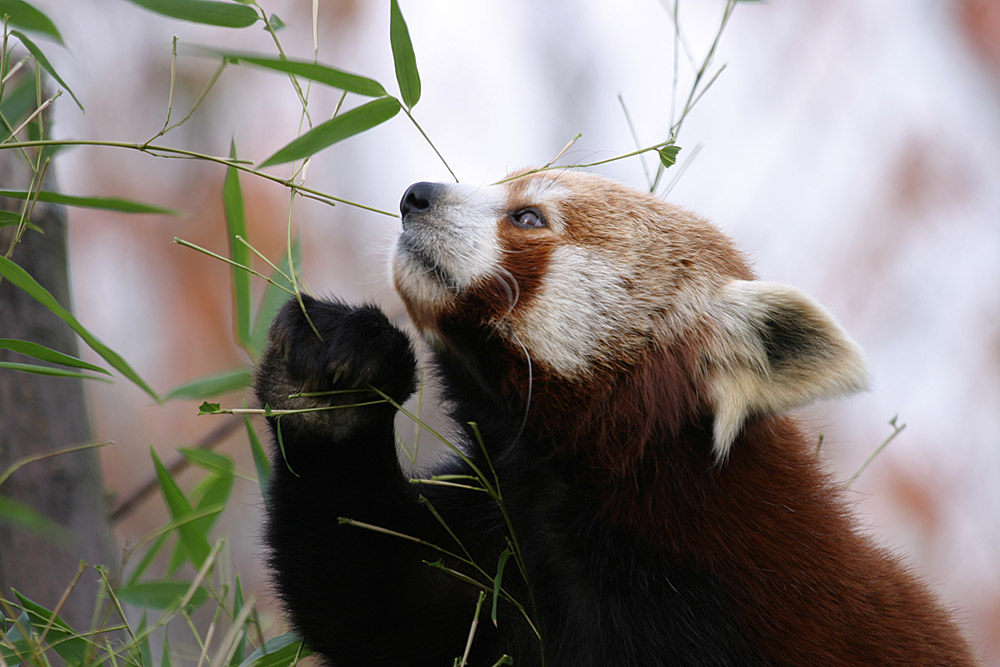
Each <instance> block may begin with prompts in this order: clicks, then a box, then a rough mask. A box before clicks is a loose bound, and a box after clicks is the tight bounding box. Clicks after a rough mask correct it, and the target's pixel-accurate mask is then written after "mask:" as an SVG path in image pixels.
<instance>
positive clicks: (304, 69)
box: [210, 51, 388, 97]
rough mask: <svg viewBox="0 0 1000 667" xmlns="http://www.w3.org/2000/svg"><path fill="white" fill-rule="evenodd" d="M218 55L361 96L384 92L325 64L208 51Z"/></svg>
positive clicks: (368, 81) (365, 79)
mask: <svg viewBox="0 0 1000 667" xmlns="http://www.w3.org/2000/svg"><path fill="white" fill-rule="evenodd" d="M210 53H214V54H216V55H219V56H222V57H223V58H225V59H226V60H228V61H230V62H232V63H233V64H240V63H244V64H247V65H252V66H254V67H262V68H264V69H269V70H273V71H275V72H284V73H285V74H294V75H295V76H300V77H302V78H303V79H309V80H310V81H315V82H317V83H322V84H323V85H326V86H330V87H331V88H336V89H338V90H343V91H346V92H348V93H355V94H356V95H363V96H365V97H385V96H387V95H388V93H386V92H385V88H383V87H382V84H380V83H379V82H378V81H375V80H374V79H369V78H368V77H364V76H360V75H358V74H351V73H350V72H345V71H343V70H339V69H336V68H333V67H330V66H328V65H322V64H320V63H314V62H309V61H306V60H289V59H286V58H272V57H270V56H262V55H258V54H254V53H239V52H236V51H210Z"/></svg>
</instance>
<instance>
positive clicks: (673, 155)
mask: <svg viewBox="0 0 1000 667" xmlns="http://www.w3.org/2000/svg"><path fill="white" fill-rule="evenodd" d="M680 151H681V147H680V146H664V147H663V148H660V149H658V150H657V151H656V152H657V153H658V154H659V155H660V163H661V164H662V165H663V167H664V169H667V168H669V167H672V166H674V165H675V164H677V154H678V153H680Z"/></svg>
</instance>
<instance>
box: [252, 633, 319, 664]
mask: <svg viewBox="0 0 1000 667" xmlns="http://www.w3.org/2000/svg"><path fill="white" fill-rule="evenodd" d="M307 655H312V651H310V650H309V649H308V648H306V646H305V644H303V643H302V639H301V638H300V637H299V636H298V635H296V634H295V633H294V632H286V633H285V634H283V635H278V636H277V637H272V638H271V639H269V640H267V641H266V642H264V645H263V646H261V647H260V648H258V649H257V650H256V651H254V652H253V653H251V654H250V657H249V658H247V659H246V660H244V661H243V662H242V663H241V664H240V667H288V665H291V664H293V661H296V662H297V660H296V658H300V659H301V658H304V657H306V656H307Z"/></svg>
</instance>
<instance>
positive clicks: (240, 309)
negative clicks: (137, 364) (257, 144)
mask: <svg viewBox="0 0 1000 667" xmlns="http://www.w3.org/2000/svg"><path fill="white" fill-rule="evenodd" d="M229 157H231V158H232V159H233V160H236V159H237V156H236V140H235V139H233V141H232V144H231V145H230V148H229ZM239 173H240V172H239V170H238V169H236V168H235V167H227V168H226V178H225V180H224V181H223V182H222V208H223V211H224V212H225V215H226V230H227V231H228V232H229V258H230V259H232V260H233V261H234V262H236V263H237V264H240V265H242V266H250V249H249V248H247V246H246V244H245V243H241V242H240V239H241V238H242V239H246V238H248V237H247V223H246V213H245V209H244V206H243V190H242V188H240V176H239ZM230 269H231V271H232V280H233V321H234V325H235V327H234V328H235V329H236V342H237V343H239V345H240V347H243V348H244V349H245V348H246V347H247V346H248V345H249V344H250V309H251V303H250V274H249V273H247V272H246V271H244V270H243V269H241V268H239V267H237V266H232V265H231V266H230ZM199 398H203V397H201V396H199Z"/></svg>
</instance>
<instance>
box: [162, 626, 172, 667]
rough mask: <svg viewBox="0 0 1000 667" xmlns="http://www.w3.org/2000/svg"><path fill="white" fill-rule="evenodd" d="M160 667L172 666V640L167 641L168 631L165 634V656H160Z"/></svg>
mask: <svg viewBox="0 0 1000 667" xmlns="http://www.w3.org/2000/svg"><path fill="white" fill-rule="evenodd" d="M160 667H172V662H171V660H170V642H169V641H167V635H166V631H164V634H163V656H162V657H161V658H160Z"/></svg>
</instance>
